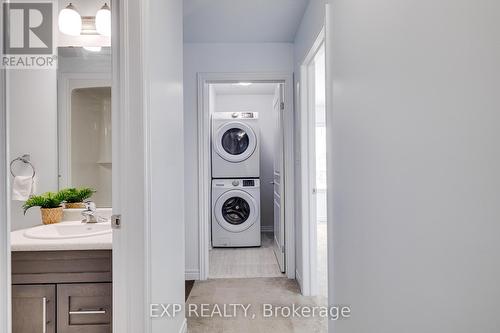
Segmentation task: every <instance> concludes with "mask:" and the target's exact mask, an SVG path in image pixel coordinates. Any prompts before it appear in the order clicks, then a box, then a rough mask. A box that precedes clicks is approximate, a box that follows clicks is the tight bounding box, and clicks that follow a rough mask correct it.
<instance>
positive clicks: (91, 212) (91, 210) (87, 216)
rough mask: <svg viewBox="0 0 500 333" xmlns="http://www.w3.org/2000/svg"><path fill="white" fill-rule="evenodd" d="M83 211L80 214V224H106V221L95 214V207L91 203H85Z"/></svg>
mask: <svg viewBox="0 0 500 333" xmlns="http://www.w3.org/2000/svg"><path fill="white" fill-rule="evenodd" d="M84 204H85V210H84V211H83V212H82V216H83V220H82V223H99V222H106V221H107V219H105V218H103V217H100V216H98V215H97V214H96V209H97V208H96V205H95V203H94V202H93V201H85V202H84Z"/></svg>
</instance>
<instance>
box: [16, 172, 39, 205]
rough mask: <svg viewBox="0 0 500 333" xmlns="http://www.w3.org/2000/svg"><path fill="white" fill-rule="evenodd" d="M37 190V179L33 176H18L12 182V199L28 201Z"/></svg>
mask: <svg viewBox="0 0 500 333" xmlns="http://www.w3.org/2000/svg"><path fill="white" fill-rule="evenodd" d="M34 191H35V179H34V178H33V177H31V176H16V177H14V181H13V182H12V200H14V201H26V200H28V199H29V197H30V195H32V194H33V193H34Z"/></svg>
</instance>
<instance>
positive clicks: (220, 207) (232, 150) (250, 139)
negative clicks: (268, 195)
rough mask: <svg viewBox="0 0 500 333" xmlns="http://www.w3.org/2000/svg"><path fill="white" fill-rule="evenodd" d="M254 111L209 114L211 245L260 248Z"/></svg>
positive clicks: (256, 127) (258, 153)
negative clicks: (210, 125)
mask: <svg viewBox="0 0 500 333" xmlns="http://www.w3.org/2000/svg"><path fill="white" fill-rule="evenodd" d="M258 120H259V116H258V113H257V112H229V113H226V112H218V113H217V112H216V113H213V115H212V246H214V247H250V246H260V245H261V237H260V180H259V164H260V147H259V145H260V142H259V126H258Z"/></svg>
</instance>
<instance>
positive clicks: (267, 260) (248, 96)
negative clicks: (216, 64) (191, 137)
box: [198, 73, 295, 280]
mask: <svg viewBox="0 0 500 333" xmlns="http://www.w3.org/2000/svg"><path fill="white" fill-rule="evenodd" d="M291 87H292V77H291V75H288V74H261V73H258V74H248V73H245V74H237V73H234V74H227V73H204V74H199V75H198V88H199V89H198V93H199V105H198V124H199V125H198V126H199V142H198V144H199V159H198V160H199V165H198V168H199V179H200V186H201V190H200V194H199V201H200V216H199V221H200V239H199V242H200V258H201V260H200V279H201V280H206V279H208V278H211V279H212V278H253V277H285V276H286V277H288V278H294V277H295V250H294V222H293V217H294V214H293V212H294V211H293V207H294V205H293V200H294V197H293V195H294V194H293V185H294V184H293V175H294V172H293V165H294V163H293V160H294V159H293V142H294V141H293V110H292V108H293V105H292V102H293V97H292V90H291V89H292V88H291Z"/></svg>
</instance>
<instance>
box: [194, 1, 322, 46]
mask: <svg viewBox="0 0 500 333" xmlns="http://www.w3.org/2000/svg"><path fill="white" fill-rule="evenodd" d="M313 1H314V0H313ZM308 3H309V0H184V41H185V42H191V43H264V42H293V41H294V39H295V33H296V32H297V29H298V27H299V24H300V22H301V20H302V16H303V15H304V12H305V10H306V8H307V4H308Z"/></svg>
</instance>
